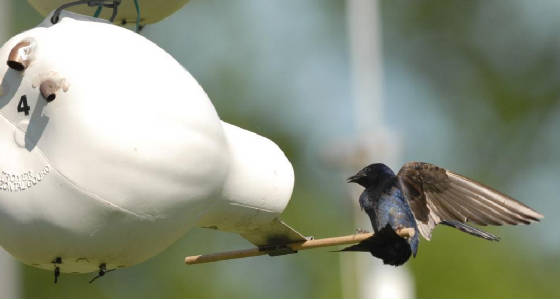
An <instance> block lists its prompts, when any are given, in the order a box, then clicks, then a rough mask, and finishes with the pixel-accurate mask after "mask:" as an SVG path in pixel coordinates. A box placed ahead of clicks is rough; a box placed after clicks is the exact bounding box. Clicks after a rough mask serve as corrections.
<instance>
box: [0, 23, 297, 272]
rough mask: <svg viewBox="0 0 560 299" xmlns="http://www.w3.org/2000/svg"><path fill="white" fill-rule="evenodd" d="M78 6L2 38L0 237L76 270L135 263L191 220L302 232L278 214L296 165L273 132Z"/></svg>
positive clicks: (269, 236) (22, 252) (257, 235)
mask: <svg viewBox="0 0 560 299" xmlns="http://www.w3.org/2000/svg"><path fill="white" fill-rule="evenodd" d="M80 18H81V17H78V19H80ZM78 19H76V18H70V17H61V19H60V21H59V22H58V23H57V24H55V25H52V26H50V27H37V28H34V29H31V30H28V31H25V32H23V33H21V34H18V35H16V36H14V37H13V38H11V39H10V40H8V41H7V42H6V43H5V44H4V45H3V47H2V48H1V49H0V60H2V61H4V62H3V63H2V64H1V65H0V77H1V78H0V81H1V87H0V171H1V173H0V245H2V246H3V247H4V248H5V249H6V250H7V251H9V252H10V253H11V254H12V255H13V256H14V257H16V258H17V259H19V260H20V261H22V262H23V263H25V264H28V265H32V266H35V267H39V268H43V269H48V270H53V269H54V268H55V267H57V268H59V271H61V272H78V273H84V272H92V271H97V270H99V268H100V266H101V265H104V267H106V269H114V268H121V267H127V266H131V265H134V264H137V263H140V262H142V261H144V260H146V259H148V258H150V257H152V256H154V255H156V254H157V253H159V252H161V251H162V250H164V249H165V248H167V247H168V246H169V245H171V244H172V243H173V242H174V241H176V240H177V239H179V238H180V237H181V236H183V235H184V234H185V232H187V231H188V230H189V229H191V228H193V227H195V226H202V227H210V228H214V229H219V230H225V231H232V232H237V233H240V234H241V235H242V236H244V237H245V238H247V239H249V240H250V241H251V242H253V243H255V244H257V245H264V244H267V243H270V242H271V240H274V239H278V238H280V239H285V240H289V239H294V240H297V239H302V237H301V235H299V234H298V233H296V232H294V231H293V230H291V229H290V228H289V227H287V226H286V225H284V224H283V223H282V222H281V221H279V220H278V219H277V217H278V215H279V214H280V213H282V211H283V210H284V208H285V207H286V205H287V203H288V201H289V199H290V197H291V193H292V188H293V183H294V175H293V169H292V166H291V164H290V162H289V161H288V160H287V158H286V157H285V155H284V154H283V152H282V151H281V150H280V149H279V148H278V146H277V145H276V144H274V143H273V142H272V141H270V140H268V139H266V138H264V137H262V136H259V135H257V134H254V133H252V132H248V131H246V130H244V129H241V128H238V127H236V126H233V125H230V124H227V123H225V122H222V121H221V120H220V118H219V117H218V114H217V113H216V111H215V109H214V106H213V105H212V103H211V102H210V100H209V99H208V96H207V95H206V93H205V92H204V90H203V89H202V88H201V87H200V86H199V84H198V83H197V81H196V80H195V79H194V78H193V77H192V76H191V75H190V74H189V73H188V72H187V71H186V70H185V69H184V68H183V67H182V66H181V65H180V64H179V63H178V62H177V61H176V60H175V59H174V58H173V57H171V56H170V55H169V54H168V53H166V52H165V51H164V50H162V49H161V48H160V47H158V46H157V45H155V44H154V43H152V42H150V41H149V40H147V39H146V38H144V37H142V36H140V35H138V34H136V33H134V32H132V31H130V30H127V29H123V28H120V27H118V26H114V25H111V24H108V23H103V22H96V21H91V20H88V19H87V18H85V20H78Z"/></svg>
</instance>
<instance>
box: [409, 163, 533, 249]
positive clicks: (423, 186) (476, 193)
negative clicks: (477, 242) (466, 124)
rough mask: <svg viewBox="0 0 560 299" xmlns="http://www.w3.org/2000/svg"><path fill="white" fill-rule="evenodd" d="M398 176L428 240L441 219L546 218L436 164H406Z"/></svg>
mask: <svg viewBox="0 0 560 299" xmlns="http://www.w3.org/2000/svg"><path fill="white" fill-rule="evenodd" d="M398 177H399V182H400V184H401V187H402V189H403V192H404V195H405V197H406V199H407V201H408V203H409V205H410V207H411V209H412V212H413V214H414V218H415V219H416V222H417V225H418V229H419V230H420V233H421V234H422V236H424V238H426V239H427V240H429V239H430V237H431V232H432V230H433V229H434V227H435V226H436V225H437V224H438V223H440V222H441V221H450V220H455V221H460V222H462V223H464V222H467V221H468V222H473V223H475V224H478V225H488V224H490V225H502V224H513V225H515V224H519V223H524V224H529V223H531V222H533V221H539V220H540V219H542V218H543V215H541V214H539V213H538V212H536V211H535V210H533V209H531V208H530V207H528V206H526V205H524V204H523V203H521V202H519V201H517V200H515V199H513V198H511V197H509V196H507V195H505V194H503V193H500V192H498V191H496V190H494V189H492V188H490V187H487V186H485V185H482V184H480V183H477V182H475V181H473V180H471V179H469V178H466V177H464V176H461V175H459V174H456V173H453V172H451V171H449V170H446V169H443V168H440V167H438V166H435V165H433V164H429V163H423V162H409V163H406V164H405V165H404V166H403V167H402V168H401V170H400V171H399V173H398Z"/></svg>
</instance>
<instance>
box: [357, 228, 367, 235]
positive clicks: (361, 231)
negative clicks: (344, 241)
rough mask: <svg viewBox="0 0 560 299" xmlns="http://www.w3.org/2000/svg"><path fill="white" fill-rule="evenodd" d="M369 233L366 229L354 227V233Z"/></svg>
mask: <svg viewBox="0 0 560 299" xmlns="http://www.w3.org/2000/svg"><path fill="white" fill-rule="evenodd" d="M367 233H369V231H368V230H365V229H363V228H356V234H367Z"/></svg>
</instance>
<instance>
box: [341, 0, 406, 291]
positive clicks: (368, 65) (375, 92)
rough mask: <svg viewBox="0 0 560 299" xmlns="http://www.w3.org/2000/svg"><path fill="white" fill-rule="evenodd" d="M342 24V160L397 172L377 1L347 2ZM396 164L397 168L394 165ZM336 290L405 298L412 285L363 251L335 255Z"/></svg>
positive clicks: (354, 190) (360, 220) (366, 224)
mask: <svg viewBox="0 0 560 299" xmlns="http://www.w3.org/2000/svg"><path fill="white" fill-rule="evenodd" d="M346 4H347V5H346V11H347V25H348V35H349V43H350V55H351V67H352V70H351V74H352V82H353V91H354V102H353V104H354V115H355V126H356V131H357V136H358V140H356V143H355V148H354V149H353V153H351V155H350V157H351V159H350V160H348V161H347V162H348V163H349V164H350V165H349V166H351V168H352V169H354V170H355V171H357V170H359V169H360V168H361V167H364V166H366V165H368V164H370V163H374V162H382V163H385V164H388V165H389V166H390V167H391V168H393V170H395V171H398V169H399V167H400V165H399V164H400V163H402V161H400V160H399V157H398V156H399V148H400V146H399V139H398V138H397V137H395V134H394V133H393V132H391V131H390V129H389V128H387V126H386V125H385V122H384V117H383V114H384V107H383V88H382V87H383V65H382V39H381V24H380V20H379V12H378V7H379V1H378V0H347V2H346ZM397 163H398V164H397ZM350 186H351V187H350V188H351V190H350V193H351V195H352V198H353V201H352V202H354V203H355V205H356V206H355V207H354V211H355V224H356V226H357V227H358V228H362V229H370V228H371V224H370V220H369V218H368V217H367V216H366V215H365V213H363V212H362V211H361V210H360V207H359V206H358V202H357V198H358V196H359V194H360V193H361V192H362V190H363V189H362V188H359V187H357V186H354V184H352V185H350ZM341 270H342V291H343V295H344V297H346V298H411V297H414V282H413V279H412V276H411V275H410V273H409V271H408V270H407V269H406V267H404V266H401V267H398V268H395V267H393V266H386V265H383V264H382V262H381V260H379V259H376V258H374V257H372V256H371V255H369V254H367V253H361V254H360V253H355V254H351V255H350V254H343V255H341Z"/></svg>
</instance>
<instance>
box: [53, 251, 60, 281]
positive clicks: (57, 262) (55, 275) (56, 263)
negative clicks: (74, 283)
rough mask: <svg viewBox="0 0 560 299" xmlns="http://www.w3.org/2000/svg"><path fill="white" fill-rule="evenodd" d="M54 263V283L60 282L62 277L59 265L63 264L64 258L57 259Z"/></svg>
mask: <svg viewBox="0 0 560 299" xmlns="http://www.w3.org/2000/svg"><path fill="white" fill-rule="evenodd" d="M52 263H53V264H54V283H57V282H58V277H59V276H60V267H59V266H58V265H60V264H62V258H61V257H57V258H55V259H54V260H53V261H52Z"/></svg>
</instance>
